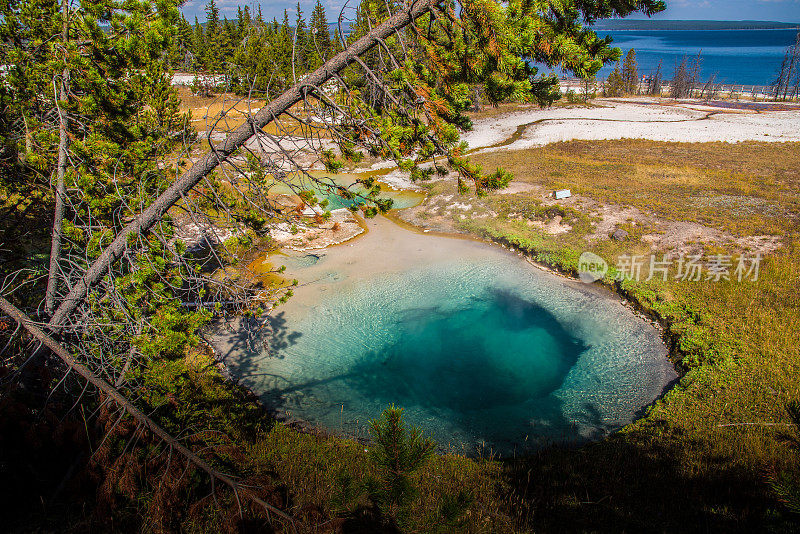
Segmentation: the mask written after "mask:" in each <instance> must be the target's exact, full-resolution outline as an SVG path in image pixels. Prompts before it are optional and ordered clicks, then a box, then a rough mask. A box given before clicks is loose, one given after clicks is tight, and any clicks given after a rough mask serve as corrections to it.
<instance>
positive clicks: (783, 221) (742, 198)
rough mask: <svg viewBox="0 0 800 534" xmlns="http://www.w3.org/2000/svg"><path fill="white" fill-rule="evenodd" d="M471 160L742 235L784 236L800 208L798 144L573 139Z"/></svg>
mask: <svg viewBox="0 0 800 534" xmlns="http://www.w3.org/2000/svg"><path fill="white" fill-rule="evenodd" d="M473 160H474V161H476V162H478V163H480V164H482V165H483V166H484V167H485V168H487V169H493V168H495V167H504V168H506V169H507V170H509V171H511V172H513V173H514V174H515V176H516V179H517V180H518V181H523V182H531V183H536V184H540V185H542V186H544V187H546V188H548V189H557V188H570V189H572V190H573V191H574V192H577V193H579V194H583V195H586V196H589V197H591V198H594V199H595V200H598V201H600V202H605V203H612V204H617V205H623V206H624V205H629V206H634V207H637V208H640V209H643V210H649V211H652V212H654V213H655V214H657V215H659V216H662V217H665V218H667V219H671V220H676V221H694V222H698V223H702V224H706V225H709V226H712V227H716V228H719V229H722V230H727V231H729V232H731V233H733V234H736V235H755V234H782V233H785V232H787V231H790V230H791V229H792V228H794V227H796V226H797V224H798V217H797V214H798V213H800V145H798V144H797V143H782V144H777V143H739V144H727V143H664V142H656V141H646V140H627V139H625V140H619V141H570V142H563V143H554V144H551V145H547V146H545V147H541V148H532V149H528V150H520V151H498V152H494V153H488V154H480V155H477V156H473Z"/></svg>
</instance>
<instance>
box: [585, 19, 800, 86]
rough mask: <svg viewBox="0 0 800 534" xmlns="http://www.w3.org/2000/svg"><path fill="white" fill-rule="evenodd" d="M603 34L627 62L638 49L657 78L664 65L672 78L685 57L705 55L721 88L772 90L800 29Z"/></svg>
mask: <svg viewBox="0 0 800 534" xmlns="http://www.w3.org/2000/svg"><path fill="white" fill-rule="evenodd" d="M598 34H599V35H601V36H602V35H611V36H612V37H613V38H614V42H613V46H616V47H619V48H621V49H622V51H623V58H624V56H625V54H626V53H627V52H628V50H630V49H631V48H634V49H635V50H636V59H637V61H638V64H639V74H640V75H642V74H651V73H654V72H655V70H656V68H657V67H658V63H659V61H662V62H663V66H662V73H663V77H664V78H665V79H670V78H671V77H672V73H673V71H674V69H675V65H676V63H679V62H680V61H681V58H682V57H683V56H684V55H687V56H690V57H692V56H697V54H698V53H702V62H701V79H702V80H703V81H705V80H707V79H708V77H709V76H711V75H712V74H716V79H717V81H718V82H720V83H731V84H745V85H769V84H771V83H772V82H773V81H774V80H775V78H776V77H777V72H778V69H779V68H780V64H781V60H782V59H783V55H784V53H785V52H786V47H788V46H789V45H791V44H793V43H794V41H795V36H796V35H797V30H708V31H682V30H663V31H638V30H629V31H598ZM612 69H613V65H612V66H606V67H604V68H603V69H601V70H600V73H599V74H598V78H605V77H606V76H608V73H609V72H611V70H612Z"/></svg>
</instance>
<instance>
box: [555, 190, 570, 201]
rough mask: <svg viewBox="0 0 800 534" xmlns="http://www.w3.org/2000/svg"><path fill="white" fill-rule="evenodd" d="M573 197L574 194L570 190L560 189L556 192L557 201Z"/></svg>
mask: <svg viewBox="0 0 800 534" xmlns="http://www.w3.org/2000/svg"><path fill="white" fill-rule="evenodd" d="M571 196H572V192H571V191H570V190H569V189H559V190H558V191H556V200H561V199H562V198H569V197H571Z"/></svg>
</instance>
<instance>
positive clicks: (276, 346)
mask: <svg viewBox="0 0 800 534" xmlns="http://www.w3.org/2000/svg"><path fill="white" fill-rule="evenodd" d="M300 336H302V333H300V332H297V331H293V330H291V329H290V328H289V326H288V322H287V320H286V316H285V313H284V312H279V313H274V314H270V315H264V316H260V317H250V316H246V317H244V316H238V317H234V318H231V319H219V320H217V321H215V322H214V323H213V324H212V326H211V328H210V336H209V337H210V339H209V342H210V343H211V345H212V346H213V347H214V351H215V353H216V355H217V358H218V360H219V361H220V362H221V363H222V364H224V365H225V367H226V369H227V370H228V373H229V375H230V376H229V378H231V379H232V380H233V381H235V382H237V383H240V384H242V385H245V386H247V387H250V388H253V389H256V390H257V391H256V393H258V394H262V393H263V392H265V391H268V390H270V389H274V388H275V387H277V386H279V385H283V386H285V385H286V384H285V380H284V379H283V378H282V377H279V376H277V375H274V374H270V373H268V372H266V371H265V369H266V368H268V364H269V361H270V360H275V359H282V358H284V357H285V354H284V351H285V350H286V349H288V348H289V347H291V346H292V345H294V344H296V343H297V340H298V339H299V338H300Z"/></svg>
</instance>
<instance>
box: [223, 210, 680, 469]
mask: <svg viewBox="0 0 800 534" xmlns="http://www.w3.org/2000/svg"><path fill="white" fill-rule="evenodd" d="M368 226H369V230H370V231H369V232H368V233H367V234H366V235H364V236H362V237H359V238H358V239H356V240H354V241H351V242H349V243H345V244H343V245H339V246H336V247H333V248H330V249H328V250H325V251H322V252H321V254H320V255H319V256H320V257H317V256H313V257H304V256H302V255H300V256H297V257H283V258H271V259H270V260H269V261H271V262H275V264H280V263H284V264H285V265H286V266H287V274H288V275H289V277H290V278H297V279H298V280H299V282H300V286H299V287H298V288H297V290H296V292H295V296H294V297H292V298H291V299H290V300H289V302H288V303H287V304H286V305H285V306H281V307H279V308H278V309H277V310H276V311H275V312H273V314H272V316H271V318H270V319H269V322H268V324H267V326H266V331H269V332H271V335H270V336H269V337H267V338H265V339H263V340H262V339H261V338H260V336H259V335H258V332H260V331H262V330H261V329H260V328H261V327H258V328H250V327H247V326H246V325H245V324H242V323H233V324H231V325H229V328H220V329H219V330H218V331H217V333H216V335H215V337H214V340H213V342H214V345H215V347H216V348H217V350H218V351H219V352H220V353H221V354H222V356H223V358H224V362H225V364H226V365H227V366H228V368H229V370H230V371H231V373H232V374H233V375H234V376H235V377H237V378H238V379H240V380H241V381H242V382H243V383H244V384H245V385H246V386H248V387H249V388H250V389H251V390H253V391H255V392H256V393H258V394H260V395H262V397H263V399H264V401H265V403H266V404H267V405H268V406H271V407H272V408H274V409H276V410H278V411H279V412H285V413H287V414H289V415H290V416H291V417H293V418H297V419H301V420H304V421H308V422H310V423H311V424H314V425H321V426H323V427H325V428H327V429H330V430H334V431H337V432H341V433H344V434H346V435H350V436H362V437H366V436H367V425H368V422H369V420H370V419H372V418H374V417H377V416H378V415H379V414H380V412H381V411H382V410H383V409H384V408H385V407H386V406H387V405H388V404H390V403H394V404H396V405H397V406H402V407H403V408H404V409H405V410H406V418H407V420H408V422H410V423H411V424H414V425H417V426H419V427H421V428H422V429H423V430H424V431H425V433H426V434H428V435H430V436H433V437H434V438H435V439H436V441H437V442H438V443H439V445H440V446H441V447H443V448H453V449H457V450H461V451H465V452H467V453H471V452H474V451H475V450H476V449H479V448H481V447H485V449H486V450H489V449H491V450H494V451H499V452H501V453H505V454H510V453H513V452H515V451H516V452H522V451H524V450H526V449H529V448H536V447H538V446H541V445H542V444H544V443H550V442H553V441H576V440H584V439H592V438H598V437H601V436H603V435H605V434H606V433H607V432H609V431H613V430H615V429H617V428H619V427H620V426H622V425H625V424H626V423H628V422H630V421H632V420H633V419H634V418H635V417H636V416H637V414H639V413H640V411H641V409H642V407H644V406H645V405H647V404H649V403H650V402H652V401H653V400H654V399H655V398H657V397H658V396H659V395H660V394H661V393H662V392H663V390H664V388H665V387H666V386H667V385H668V384H670V383H671V381H672V380H674V379H675V377H676V374H675V370H674V369H673V366H672V364H671V363H670V361H669V359H668V357H667V349H666V347H665V345H664V344H663V343H662V341H661V339H660V335H659V332H658V330H657V329H655V328H653V327H652V326H651V325H650V324H649V323H648V322H647V321H645V320H644V319H642V318H640V317H637V316H636V315H635V314H634V313H633V312H632V311H631V310H630V309H629V308H627V307H626V306H625V305H624V304H623V303H622V301H621V300H620V299H619V298H617V297H616V296H614V295H613V294H611V293H609V292H607V291H605V290H601V289H598V288H594V287H591V286H586V285H583V284H581V283H579V282H574V281H570V280H566V279H563V278H561V277H558V276H555V275H552V274H550V273H547V272H544V271H541V270H539V269H536V268H535V267H533V266H531V265H530V264H528V263H527V262H526V261H525V260H524V259H522V258H520V257H519V256H517V255H516V254H512V253H510V252H508V251H505V250H503V249H501V248H499V247H497V246H492V245H487V244H485V243H481V242H476V241H473V240H464V239H453V238H448V237H440V236H432V235H429V234H421V233H417V232H412V231H409V230H407V229H404V228H401V227H400V226H398V225H396V224H394V223H393V222H391V221H389V220H387V219H385V218H378V219H376V220H373V221H369V223H368ZM308 260H310V261H308ZM251 326H252V325H251Z"/></svg>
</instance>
